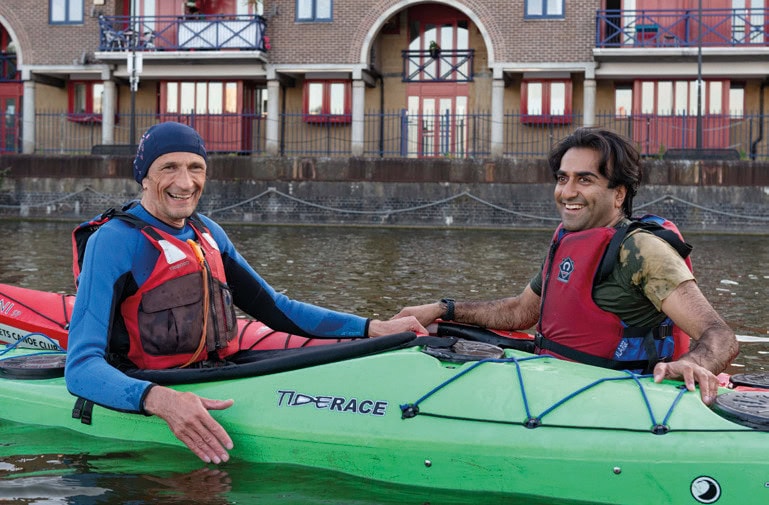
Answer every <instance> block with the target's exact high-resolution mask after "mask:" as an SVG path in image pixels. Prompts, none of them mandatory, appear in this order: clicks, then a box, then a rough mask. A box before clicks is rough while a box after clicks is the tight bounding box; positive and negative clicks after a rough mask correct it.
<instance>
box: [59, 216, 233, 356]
mask: <svg viewBox="0 0 769 505" xmlns="http://www.w3.org/2000/svg"><path fill="white" fill-rule="evenodd" d="M126 216H128V217H126ZM112 218H119V219H123V220H125V221H127V222H129V223H131V224H133V225H135V226H137V227H139V229H140V230H141V232H142V234H143V235H144V236H145V237H146V238H147V240H149V241H150V243H151V244H152V245H153V246H154V247H155V248H156V249H157V250H158V252H159V253H160V254H159V257H158V260H157V263H156V264H155V267H154V268H153V270H152V273H151V274H150V276H149V277H148V278H147V280H146V281H145V282H144V284H142V286H141V287H139V289H138V290H137V291H136V293H134V294H132V295H131V296H129V297H127V298H126V299H125V300H124V301H123V302H122V304H121V306H120V312H121V315H122V316H123V321H124V323H125V328H126V330H127V332H128V340H129V346H128V359H129V360H130V361H131V362H132V363H133V364H134V365H136V366H137V367H138V368H141V369H163V368H172V367H184V366H187V365H190V364H192V363H196V362H199V361H203V360H206V359H220V358H224V357H227V356H229V355H231V354H234V353H235V352H237V351H238V347H239V345H238V340H237V339H236V338H235V336H236V334H237V328H236V326H237V322H236V315H235V310H234V305H233V300H232V294H231V292H230V290H229V287H228V286H227V282H226V278H225V273H224V264H223V262H222V257H221V254H220V252H219V249H218V246H217V245H216V242H215V241H214V239H213V237H212V236H211V235H210V233H209V231H208V229H206V228H205V226H204V225H203V224H202V223H201V222H200V221H199V220H197V219H195V218H194V217H192V218H190V219H188V223H189V224H190V225H191V227H192V229H193V230H194V231H195V235H196V237H197V241H192V240H188V241H187V242H183V241H181V240H179V239H177V238H175V237H173V236H171V235H169V234H168V233H166V232H164V231H162V230H160V229H158V228H154V227H152V226H150V225H149V224H147V223H145V222H143V221H142V220H140V219H139V218H137V217H135V216H133V215H130V214H126V213H124V212H121V211H113V212H111V213H109V214H108V215H106V217H105V216H104V215H103V216H102V217H101V218H100V219H98V220H94V221H92V222H90V223H84V224H83V225H81V226H80V227H78V229H76V230H75V232H74V234H73V247H74V248H75V250H76V251H78V250H80V247H78V240H79V243H80V244H81V245H82V248H83V250H84V245H85V242H86V241H87V236H90V234H92V233H93V231H95V229H96V228H98V226H101V225H102V224H104V223H105V222H106V221H108V220H109V219H112ZM79 264H81V261H79V260H78V259H77V256H76V260H75V264H74V266H73V269H74V270H75V272H76V276H77V274H78V273H79Z"/></svg>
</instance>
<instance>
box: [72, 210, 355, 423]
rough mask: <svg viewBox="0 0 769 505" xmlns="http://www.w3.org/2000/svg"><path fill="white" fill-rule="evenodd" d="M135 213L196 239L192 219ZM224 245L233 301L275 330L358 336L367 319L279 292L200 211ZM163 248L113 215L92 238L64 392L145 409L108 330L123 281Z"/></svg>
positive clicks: (133, 280) (141, 389)
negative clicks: (111, 349) (113, 360)
mask: <svg viewBox="0 0 769 505" xmlns="http://www.w3.org/2000/svg"><path fill="white" fill-rule="evenodd" d="M129 212H130V213H132V214H134V215H136V216H137V217H139V218H140V219H142V220H143V221H146V222H147V223H148V224H150V225H152V226H155V227H157V228H159V229H161V230H163V231H165V232H167V233H170V234H171V235H173V236H175V237H177V238H179V239H180V240H187V239H189V238H195V233H194V231H193V230H192V228H191V227H190V226H189V224H187V225H185V226H184V228H182V229H176V228H173V227H170V226H168V225H166V224H164V223H162V222H161V221H159V220H157V219H156V218H154V217H153V216H152V215H151V214H150V213H149V212H147V211H146V210H145V209H144V207H142V206H141V205H136V206H135V207H133V208H132V209H131V210H129ZM199 217H200V220H201V221H202V222H203V224H204V225H205V226H207V227H208V229H209V230H210V232H211V235H212V236H213V238H214V240H216V243H217V244H218V246H219V250H220V251H221V254H222V260H223V262H224V269H225V273H226V276H227V283H228V285H229V286H230V288H231V289H232V293H233V299H234V302H235V305H236V306H237V307H238V308H240V309H241V310H243V311H244V312H245V313H247V314H249V315H250V316H251V317H254V318H256V319H258V320H259V321H261V322H263V323H265V324H266V325H267V326H269V327H271V328H272V329H274V330H278V331H285V332H289V333H294V334H298V335H303V336H315V337H327V338H336V337H360V336H363V335H364V334H365V331H366V324H367V319H365V318H363V317H360V316H356V315H352V314H345V313H341V312H335V311H332V310H328V309H325V308H322V307H318V306H315V305H311V304H307V303H302V302H298V301H295V300H291V299H290V298H288V297H287V296H285V295H282V294H280V293H277V292H276V291H275V290H274V289H273V288H272V287H271V286H270V285H269V284H267V282H266V281H265V280H264V279H262V278H261V277H260V276H259V274H257V273H256V271H254V269H253V268H252V267H251V266H250V265H249V264H248V263H247V262H246V260H245V259H243V257H242V256H241V255H240V253H238V251H237V250H236V249H235V246H234V245H233V244H232V242H231V241H230V239H229V238H228V237H227V234H226V233H225V232H224V230H223V229H222V228H221V227H220V226H219V225H218V224H216V223H215V222H213V221H212V220H211V219H209V218H207V217H205V216H202V215H201V216H199ZM158 256H159V253H158V251H157V249H155V247H153V245H152V244H151V243H150V242H149V240H147V239H146V238H145V237H144V235H142V233H141V231H139V230H138V229H137V228H135V227H133V226H132V225H130V224H128V223H126V222H124V221H121V220H120V219H112V220H110V221H109V222H107V223H106V224H104V225H102V226H101V227H100V228H99V229H98V230H97V231H96V232H95V233H94V234H93V235H92V236H91V237H90V239H89V240H88V244H87V246H86V252H85V256H84V258H83V266H82V269H81V273H80V278H79V287H78V293H77V297H76V299H75V307H74V309H73V312H72V319H71V322H70V328H69V343H68V350H67V364H66V370H65V372H66V382H67V389H69V391H70V393H72V394H73V395H76V396H80V397H83V398H85V399H87V400H91V401H92V402H94V403H96V404H99V405H102V406H104V407H108V408H112V409H115V410H122V411H126V412H137V413H138V412H143V410H142V406H143V399H144V395H145V394H146V392H147V391H148V388H149V387H150V386H151V383H149V382H146V381H142V380H136V379H132V378H130V377H128V376H126V375H125V374H123V373H122V372H121V371H119V370H118V369H116V368H114V367H113V366H112V365H110V364H109V363H108V362H107V359H106V354H107V352H108V351H107V349H108V344H109V337H108V335H109V332H110V331H111V328H112V327H113V324H114V323H115V320H116V319H119V318H121V315H120V304H121V303H122V301H123V300H122V299H116V298H117V297H119V296H120V294H121V291H122V286H125V285H126V283H128V284H135V286H137V287H139V286H141V285H142V284H143V283H144V282H145V281H146V280H147V278H148V277H149V275H150V273H151V272H152V269H153V268H154V266H155V263H156V262H157V259H158Z"/></svg>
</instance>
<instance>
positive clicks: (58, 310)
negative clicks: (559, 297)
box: [0, 284, 532, 350]
mask: <svg viewBox="0 0 769 505" xmlns="http://www.w3.org/2000/svg"><path fill="white" fill-rule="evenodd" d="M74 304H75V295H71V294H61V293H50V292H46V291H37V290H34V289H27V288H20V287H16V286H11V285H8V284H0V344H13V343H15V342H17V341H18V340H23V342H21V343H20V344H19V346H20V347H33V348H39V349H45V350H54V349H57V345H58V346H60V347H61V348H63V349H66V348H67V336H68V329H69V321H70V318H71V316H72V307H73V306H74ZM468 332H469V333H472V335H466V334H465V333H468ZM436 334H437V335H439V336H457V337H460V336H461V337H465V338H473V339H474V340H481V341H484V342H487V343H491V344H495V345H500V346H501V347H509V346H510V341H514V342H530V341H531V340H532V336H531V335H529V334H528V333H522V332H505V331H496V330H495V331H490V330H484V329H482V328H476V327H467V326H464V325H456V324H450V323H441V324H440V325H438V327H437V331H436ZM45 337H48V338H45ZM238 338H239V339H240V348H241V349H250V350H273V349H291V348H296V347H309V346H314V345H327V344H333V343H338V342H342V341H346V340H353V339H343V338H331V339H329V338H307V337H301V336H298V335H292V334H290V333H285V332H280V331H275V330H273V329H272V328H270V327H269V326H267V325H265V324H263V323H261V322H259V321H257V320H254V319H246V318H239V319H238Z"/></svg>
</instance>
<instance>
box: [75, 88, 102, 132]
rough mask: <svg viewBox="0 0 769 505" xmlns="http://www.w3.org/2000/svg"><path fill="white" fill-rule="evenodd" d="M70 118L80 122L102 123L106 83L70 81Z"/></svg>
mask: <svg viewBox="0 0 769 505" xmlns="http://www.w3.org/2000/svg"><path fill="white" fill-rule="evenodd" d="M68 93H69V104H68V109H69V110H68V112H69V114H68V119H69V120H70V121H75V122H78V123H100V122H101V119H102V116H101V113H102V97H103V96H104V84H103V83H101V82H88V81H71V82H70V83H69V90H68Z"/></svg>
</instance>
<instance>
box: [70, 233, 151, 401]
mask: <svg viewBox="0 0 769 505" xmlns="http://www.w3.org/2000/svg"><path fill="white" fill-rule="evenodd" d="M140 238H141V235H140V232H138V230H135V229H132V228H130V227H129V226H128V225H125V224H123V223H119V222H117V220H115V221H111V222H110V223H108V224H106V225H104V226H102V228H100V229H99V230H98V231H97V232H96V233H94V235H92V236H91V238H90V239H89V240H88V245H87V247H86V252H85V256H84V259H83V268H82V271H81V274H80V284H79V287H78V292H77V297H76V298H75V306H74V308H73V311H72V319H71V322H70V329H69V341H68V349H67V363H66V367H65V378H66V383H67V389H68V390H69V392H70V393H72V394H73V395H76V396H80V397H83V398H85V399H87V400H91V401H92V402H94V403H96V404H99V405H102V406H104V407H108V408H111V409H115V410H122V411H127V412H136V413H138V412H141V411H142V410H141V401H142V398H143V396H144V393H145V390H146V389H147V388H148V387H149V386H150V383H149V382H146V381H141V380H136V379H132V378H130V377H128V376H126V375H125V374H123V373H122V372H120V371H119V370H117V369H116V368H114V367H113V366H111V365H110V364H109V363H107V360H106V353H107V347H108V332H109V330H110V322H111V320H112V316H113V314H114V313H115V311H117V310H119V308H118V307H119V303H120V300H119V299H118V296H119V293H118V292H119V291H122V290H121V289H120V288H119V286H120V285H121V282H122V281H123V280H124V279H125V278H126V277H127V276H128V275H131V270H132V264H133V261H134V258H135V257H137V256H138V255H137V254H136V251H137V248H138V246H139V245H140V243H139V242H138V240H139V239H140ZM142 240H143V239H142ZM145 242H146V241H145Z"/></svg>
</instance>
